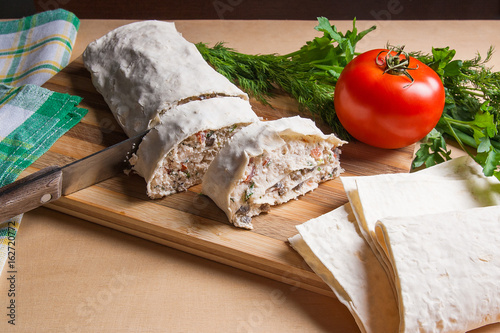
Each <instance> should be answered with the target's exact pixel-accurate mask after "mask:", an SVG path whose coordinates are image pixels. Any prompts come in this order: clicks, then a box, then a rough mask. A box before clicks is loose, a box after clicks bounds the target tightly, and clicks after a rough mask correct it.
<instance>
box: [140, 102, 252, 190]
mask: <svg viewBox="0 0 500 333" xmlns="http://www.w3.org/2000/svg"><path fill="white" fill-rule="evenodd" d="M162 117H165V118H167V120H166V121H162V120H161V119H160V123H159V124H158V125H156V126H155V127H154V128H152V129H151V130H150V132H148V133H147V134H146V136H145V137H144V139H143V140H142V142H141V144H140V145H139V147H138V150H137V153H136V155H135V156H133V157H132V158H131V159H130V163H131V164H132V166H133V167H132V169H133V170H134V171H136V172H137V173H138V174H139V175H141V176H142V177H144V179H145V180H146V182H147V194H148V196H149V197H151V198H153V199H156V198H161V197H164V196H167V195H170V194H173V193H176V192H181V191H185V190H187V189H188V188H189V187H191V186H193V185H196V184H199V183H200V182H201V179H202V177H203V175H204V174H205V172H206V170H207V169H208V166H209V165H210V163H211V162H212V161H213V159H214V158H215V156H216V155H217V153H218V152H219V150H220V149H221V148H222V147H223V146H224V145H225V144H226V142H227V141H228V139H229V138H230V137H232V136H233V135H234V134H235V133H237V132H238V131H239V130H240V129H241V128H242V127H244V126H246V125H248V124H250V123H252V122H256V121H259V118H258V117H257V115H256V114H255V113H254V112H253V110H252V108H251V106H250V103H249V102H248V101H246V100H243V99H241V98H238V97H221V98H210V99H206V100H199V101H192V102H189V103H186V104H182V105H178V106H176V107H173V108H171V109H170V110H169V111H168V112H167V113H165V114H164V115H162Z"/></svg>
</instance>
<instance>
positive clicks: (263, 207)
mask: <svg viewBox="0 0 500 333" xmlns="http://www.w3.org/2000/svg"><path fill="white" fill-rule="evenodd" d="M344 143H345V142H344V141H342V140H340V139H338V138H337V137H336V136H335V135H333V134H331V135H325V134H323V132H321V130H320V129H318V128H317V127H316V125H315V124H314V122H313V121H312V120H310V119H306V118H301V117H299V116H296V117H290V118H282V119H279V120H274V121H266V122H258V123H254V124H251V125H249V126H248V127H245V128H243V129H242V130H241V131H240V132H238V133H237V134H235V136H234V137H233V138H232V139H231V141H230V142H229V143H228V144H227V145H226V146H225V147H224V148H223V149H221V151H220V153H219V155H218V156H217V157H216V158H215V159H214V161H213V162H212V164H211V165H210V167H209V168H208V170H207V172H206V173H205V176H204V177H203V182H202V184H203V185H202V187H203V188H202V193H203V194H205V195H207V196H209V197H210V198H211V199H212V200H213V201H214V202H215V203H216V204H217V206H218V207H219V208H221V209H222V210H223V211H224V212H225V213H226V215H227V217H228V219H229V221H230V222H231V223H233V224H234V225H235V226H237V227H241V228H245V229H252V228H253V226H252V223H251V219H252V217H253V216H256V215H259V214H260V213H262V212H267V211H269V209H270V207H271V206H273V205H278V204H281V203H284V202H287V201H289V200H291V199H295V198H297V197H298V196H300V195H302V194H305V193H307V192H309V191H312V190H313V189H315V188H316V187H317V186H318V183H320V182H324V181H327V180H329V179H333V178H335V177H337V176H338V175H339V174H340V173H341V171H342V169H341V167H340V162H339V156H340V149H339V146H341V145H342V144H344Z"/></svg>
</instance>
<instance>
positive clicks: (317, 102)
mask: <svg viewBox="0 0 500 333" xmlns="http://www.w3.org/2000/svg"><path fill="white" fill-rule="evenodd" d="M355 24H356V20H353V29H352V31H347V32H346V33H345V34H343V33H342V32H338V31H337V29H336V27H335V26H334V25H330V22H329V20H328V19H327V18H324V17H319V18H318V26H316V27H315V29H316V30H318V31H321V32H323V36H321V37H316V38H314V39H313V40H311V41H308V42H306V44H305V45H304V46H302V47H301V48H300V49H299V50H297V51H295V52H292V53H290V54H286V55H278V54H263V55H260V54H257V55H250V54H243V53H239V52H237V51H235V50H233V49H231V48H228V47H225V46H224V44H223V43H217V44H216V45H215V46H213V47H208V46H207V45H206V44H203V43H199V44H197V45H196V46H197V48H198V50H199V51H200V53H201V54H202V56H203V58H204V59H205V60H206V61H207V62H208V63H210V64H211V65H212V66H213V67H214V68H215V69H216V70H217V71H218V72H219V73H221V74H222V75H224V76H225V77H227V78H228V79H229V80H231V81H232V82H233V83H235V84H238V85H239V86H240V87H241V88H242V89H243V90H244V91H245V92H247V93H248V94H249V95H251V96H253V97H255V98H256V99H257V100H259V101H261V102H263V103H266V104H269V103H270V102H269V100H270V98H271V97H273V96H275V93H276V91H277V89H281V90H282V91H284V92H286V93H288V94H289V95H290V96H291V97H293V98H294V99H295V100H297V102H298V104H299V107H300V108H301V110H308V111H309V112H311V113H312V114H313V115H319V116H320V117H321V119H323V121H325V122H326V123H327V124H328V125H329V126H330V127H331V129H332V131H333V132H335V133H336V134H337V135H338V136H340V137H341V138H344V139H349V138H350V136H349V134H348V133H347V131H346V130H345V129H344V128H343V127H342V125H341V124H340V121H339V120H338V119H337V116H336V114H335V108H334V103H333V94H334V91H335V83H336V82H337V79H338V77H339V75H340V73H341V71H342V69H343V68H344V67H345V66H346V65H347V63H348V62H349V61H351V60H352V59H353V57H354V56H355V54H356V53H355V46H356V43H357V42H358V41H359V40H360V39H361V38H362V37H363V36H365V35H366V34H367V33H368V32H370V31H372V30H373V29H375V27H371V28H369V29H367V30H364V31H362V32H360V33H358V31H357V29H356V26H355Z"/></svg>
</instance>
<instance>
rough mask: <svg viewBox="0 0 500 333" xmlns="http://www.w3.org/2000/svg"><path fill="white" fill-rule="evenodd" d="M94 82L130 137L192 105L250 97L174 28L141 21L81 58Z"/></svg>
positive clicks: (106, 38) (111, 34) (169, 24)
mask: <svg viewBox="0 0 500 333" xmlns="http://www.w3.org/2000/svg"><path fill="white" fill-rule="evenodd" d="M83 61H84V64H85V67H86V68H87V69H88V70H89V72H90V73H91V77H92V82H93V84H94V86H95V88H96V89H97V91H98V92H99V93H101V94H102V96H103V97H104V100H105V101H106V103H107V104H108V106H109V107H110V109H111V111H112V112H113V114H114V116H115V118H116V119H117V121H118V123H119V124H120V126H121V127H122V128H123V130H124V131H125V133H126V134H127V135H128V136H134V135H137V134H139V133H142V132H143V131H145V130H146V129H148V128H151V127H154V126H155V125H156V124H157V123H158V121H159V115H160V113H162V112H165V110H168V109H170V108H172V107H175V106H176V105H178V104H182V103H186V102H189V101H191V100H198V99H206V98H212V97H220V96H238V97H241V98H243V99H248V96H247V95H246V94H245V93H244V92H243V91H241V90H240V89H239V88H238V87H237V86H235V85H234V84H232V83H231V82H230V81H229V80H228V79H226V78H225V77H224V76H222V75H221V74H219V73H218V72H217V71H215V70H214V69H213V68H212V67H211V66H210V65H209V64H208V63H207V62H206V61H205V60H204V59H203V57H202V55H201V54H200V53H199V52H198V49H197V48H196V46H195V45H194V44H193V43H190V42H189V41H187V40H186V39H184V37H182V35H181V34H180V33H179V32H178V31H177V30H176V28H175V25H174V23H172V22H162V21H141V22H135V23H131V24H128V25H124V26H122V27H119V28H117V29H115V30H112V31H111V32H109V33H108V34H106V35H104V36H103V37H101V38H99V39H97V40H95V41H93V42H91V43H90V44H89V45H88V46H87V48H86V49H85V51H84V53H83Z"/></svg>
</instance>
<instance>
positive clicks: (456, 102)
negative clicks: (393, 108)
mask: <svg viewBox="0 0 500 333" xmlns="http://www.w3.org/2000/svg"><path fill="white" fill-rule="evenodd" d="M492 54H493V48H490V49H489V50H488V51H487V54H486V57H485V58H484V59H483V58H482V57H481V55H479V54H478V55H477V56H476V57H475V58H473V59H471V60H465V61H462V60H453V58H454V56H455V50H452V49H450V48H449V47H446V48H433V49H432V54H430V55H422V54H420V53H415V54H414V56H415V57H417V58H418V59H420V60H421V61H422V62H424V63H425V64H427V65H429V66H430V67H431V68H433V69H434V70H435V71H436V72H437V73H438V75H440V77H441V79H442V81H443V85H444V87H445V92H446V101H445V107H444V110H443V114H442V116H441V119H440V120H439V122H438V124H437V125H436V127H435V128H434V129H433V130H432V131H431V132H430V133H429V134H428V135H427V137H426V138H425V139H424V140H423V143H422V144H421V145H420V149H419V150H418V151H417V153H416V157H415V160H414V161H413V166H414V167H419V166H421V165H424V166H426V167H429V166H432V165H435V164H437V163H441V162H443V161H445V160H449V159H450V158H451V157H450V151H449V150H448V148H447V145H446V140H445V138H446V139H453V140H455V141H456V142H457V143H458V145H459V146H460V147H461V149H462V150H464V151H465V152H467V153H468V154H469V155H470V156H471V157H472V158H474V160H475V161H476V162H477V163H479V164H480V165H481V166H482V167H483V173H484V174H485V175H486V176H496V177H497V178H498V179H500V172H499V171H498V170H497V167H498V166H499V165H500V135H499V133H498V126H499V119H500V111H499V110H500V72H493V71H492V70H491V69H490V68H488V67H487V66H486V63H487V62H488V61H489V60H490V59H491V56H492Z"/></svg>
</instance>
